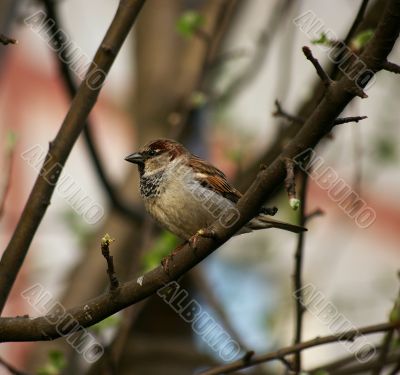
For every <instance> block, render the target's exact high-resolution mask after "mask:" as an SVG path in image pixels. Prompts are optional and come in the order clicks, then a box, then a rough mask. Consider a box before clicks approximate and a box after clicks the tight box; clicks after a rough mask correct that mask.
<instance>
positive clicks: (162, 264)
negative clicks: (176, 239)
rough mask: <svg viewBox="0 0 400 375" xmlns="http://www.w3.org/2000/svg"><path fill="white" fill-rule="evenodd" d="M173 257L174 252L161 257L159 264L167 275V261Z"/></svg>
mask: <svg viewBox="0 0 400 375" xmlns="http://www.w3.org/2000/svg"><path fill="white" fill-rule="evenodd" d="M173 258H174V254H173V253H172V254H169V255H167V256H165V257H164V258H162V259H161V266H162V268H163V270H164V272H165V273H166V274H167V275H169V262H170V261H172V259H173Z"/></svg>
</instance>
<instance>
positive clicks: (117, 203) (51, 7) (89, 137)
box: [43, 0, 143, 220]
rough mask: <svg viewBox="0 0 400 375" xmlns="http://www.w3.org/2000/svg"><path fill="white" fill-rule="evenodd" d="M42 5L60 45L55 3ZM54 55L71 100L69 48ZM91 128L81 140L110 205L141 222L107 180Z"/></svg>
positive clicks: (51, 0) (45, 0) (51, 33)
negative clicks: (83, 141)
mask: <svg viewBox="0 0 400 375" xmlns="http://www.w3.org/2000/svg"><path fill="white" fill-rule="evenodd" d="M43 3H44V6H45V8H46V12H47V20H52V22H49V25H52V26H51V27H49V28H48V29H47V32H48V34H49V36H50V37H53V36H54V38H57V37H58V40H54V41H53V43H57V44H58V45H62V44H63V40H62V37H61V34H57V33H56V31H57V30H61V23H60V20H59V17H58V14H57V11H56V8H55V6H56V2H55V1H54V0H43ZM55 55H56V56H57V63H58V68H59V70H60V75H61V77H62V79H63V81H64V85H65V88H66V89H67V91H68V94H69V95H70V97H71V99H73V98H74V96H75V95H76V92H77V87H76V84H75V82H74V79H73V76H72V72H71V69H70V67H69V65H68V63H67V61H69V57H68V56H70V55H71V54H70V48H69V47H68V46H66V47H63V49H62V51H61V52H59V53H55ZM92 128H93V124H91V123H90V121H89V119H86V123H85V125H84V128H83V138H84V140H85V143H86V147H87V149H88V151H89V156H90V158H91V159H92V163H93V166H94V169H95V171H96V174H97V177H98V179H99V180H100V182H101V184H102V185H103V188H104V190H105V191H106V193H107V195H108V198H109V200H110V202H111V204H112V205H113V206H114V208H115V209H116V210H117V211H118V212H120V213H121V214H123V215H125V216H126V217H127V218H130V219H132V220H142V219H143V212H141V211H140V209H139V208H137V207H134V206H132V205H131V204H129V203H128V202H123V200H122V199H121V196H120V195H119V194H118V193H117V191H116V189H115V187H114V186H113V184H112V182H111V181H110V179H109V178H108V176H107V173H106V171H105V168H104V166H103V163H102V161H101V158H100V155H99V152H98V150H97V147H96V144H95V142H94V141H93V134H92Z"/></svg>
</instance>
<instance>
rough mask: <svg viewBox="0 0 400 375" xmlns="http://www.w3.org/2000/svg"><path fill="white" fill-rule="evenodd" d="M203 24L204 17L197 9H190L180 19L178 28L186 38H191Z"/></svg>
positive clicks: (177, 24)
mask: <svg viewBox="0 0 400 375" xmlns="http://www.w3.org/2000/svg"><path fill="white" fill-rule="evenodd" d="M203 25H204V17H203V16H202V15H201V14H200V13H199V12H197V11H195V10H188V11H186V12H184V13H183V14H182V15H181V16H180V18H179V19H178V22H177V23H176V29H177V31H178V33H179V34H181V35H182V36H184V37H185V38H189V37H191V36H192V35H193V34H194V33H195V32H196V30H198V29H199V28H200V27H202V26H203Z"/></svg>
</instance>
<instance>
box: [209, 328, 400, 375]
mask: <svg viewBox="0 0 400 375" xmlns="http://www.w3.org/2000/svg"><path fill="white" fill-rule="evenodd" d="M394 326H395V325H393V324H391V323H383V324H377V325H374V326H368V327H363V328H359V329H355V330H351V331H347V332H345V333H344V332H342V333H338V334H335V335H329V336H324V337H316V338H315V339H312V340H308V341H304V342H302V343H298V344H295V345H291V346H288V347H286V348H282V349H279V350H277V351H274V352H270V353H267V354H260V355H253V356H252V357H251V358H250V359H249V360H247V361H244V360H243V359H240V360H238V361H235V362H232V363H229V364H227V365H223V366H218V367H214V368H213V369H210V370H206V371H204V372H202V373H201V375H219V374H228V373H231V372H233V371H237V370H241V369H244V368H248V367H251V366H254V365H257V364H260V363H265V362H270V361H276V360H280V359H281V358H283V357H285V356H287V355H290V354H295V353H298V352H301V351H303V350H306V349H309V348H313V347H316V346H321V345H326V344H331V343H335V342H336V343H337V342H339V341H353V340H355V339H356V338H357V337H359V336H360V335H370V334H374V333H378V332H386V331H388V330H390V329H392V328H393V327H394ZM397 326H400V323H397Z"/></svg>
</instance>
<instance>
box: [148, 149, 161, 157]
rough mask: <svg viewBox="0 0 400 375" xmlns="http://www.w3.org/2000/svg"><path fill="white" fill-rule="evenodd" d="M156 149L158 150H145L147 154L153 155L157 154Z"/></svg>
mask: <svg viewBox="0 0 400 375" xmlns="http://www.w3.org/2000/svg"><path fill="white" fill-rule="evenodd" d="M158 151H159V150H149V151H148V152H147V154H148V155H149V156H154V155H157V154H158Z"/></svg>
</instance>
